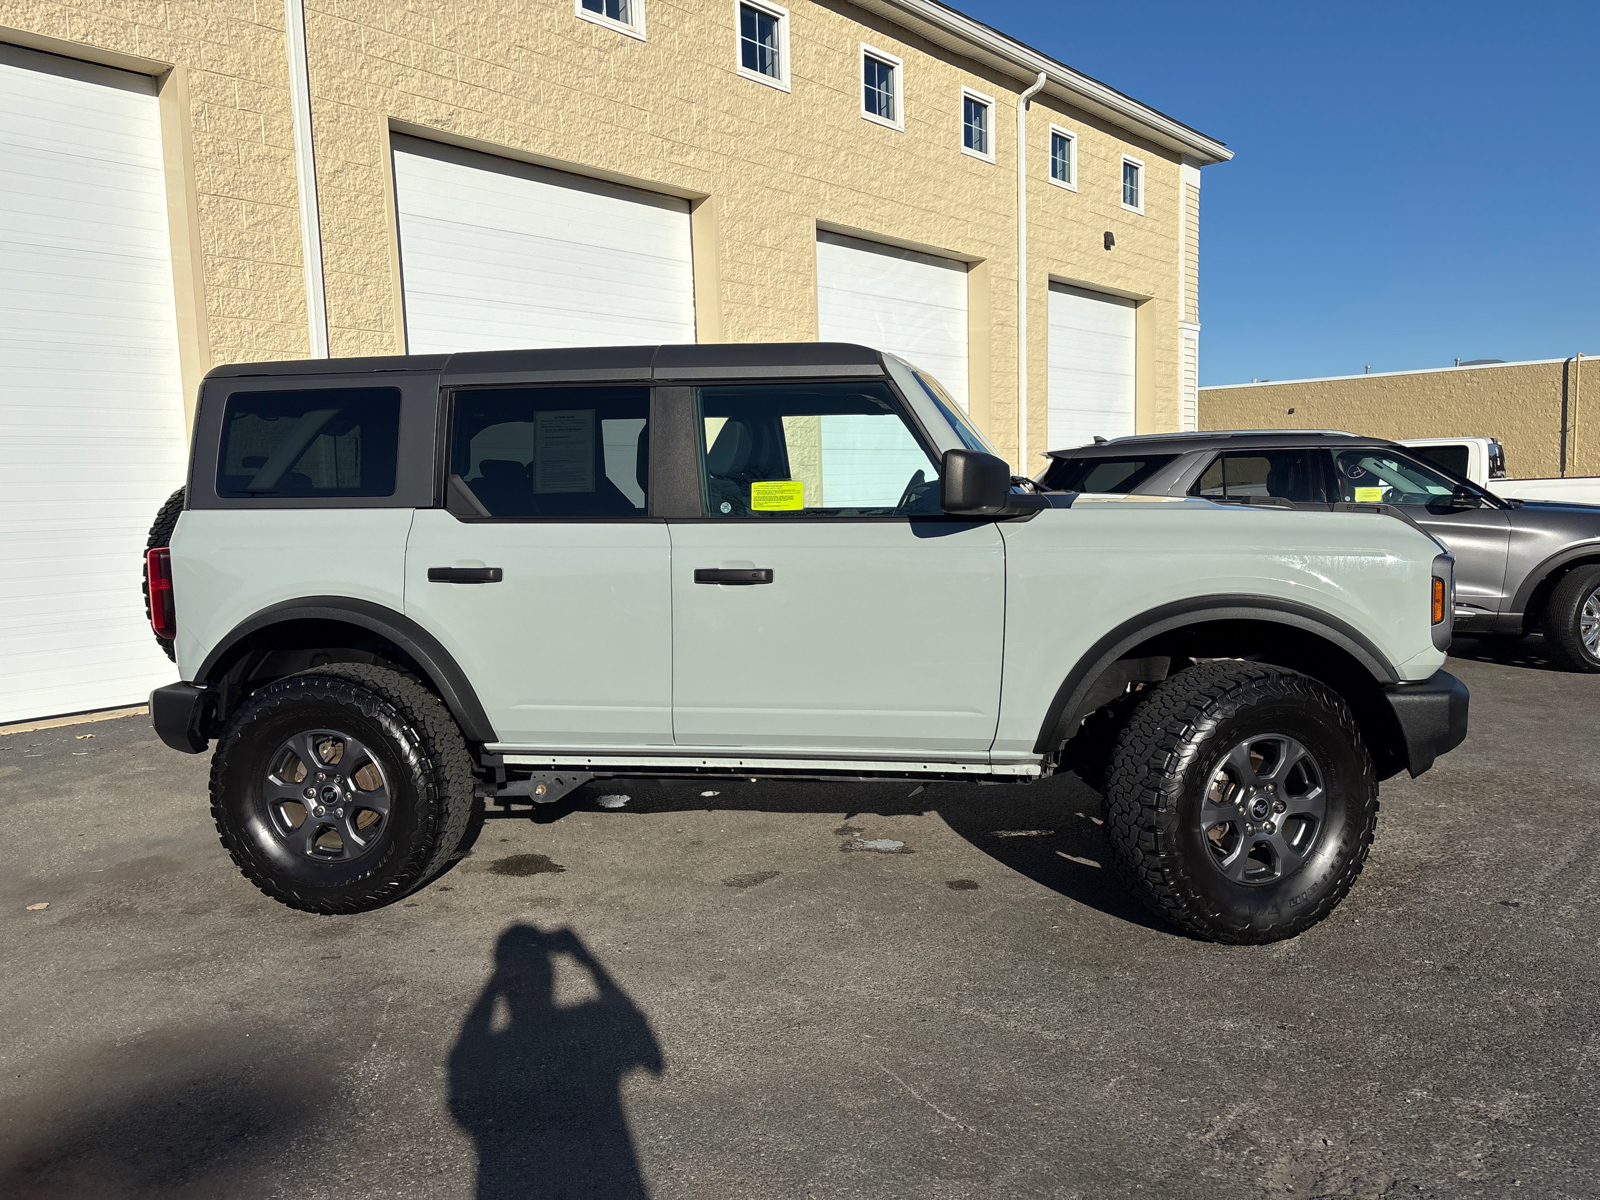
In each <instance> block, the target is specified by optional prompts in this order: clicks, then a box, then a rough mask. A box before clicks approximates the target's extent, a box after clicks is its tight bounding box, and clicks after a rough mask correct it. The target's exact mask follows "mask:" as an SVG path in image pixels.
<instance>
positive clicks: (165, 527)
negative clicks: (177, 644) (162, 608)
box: [140, 488, 188, 661]
mask: <svg viewBox="0 0 1600 1200" xmlns="http://www.w3.org/2000/svg"><path fill="white" fill-rule="evenodd" d="M187 490H188V489H186V488H179V489H178V490H177V491H175V492H173V493H172V495H170V496H168V497H167V502H166V503H165V504H163V505H162V506H161V507H160V508H159V509H158V510H157V511H156V519H155V521H154V522H153V523H152V524H151V526H150V536H149V538H148V539H146V541H145V544H144V548H145V549H146V550H154V549H155V548H156V547H158V546H170V545H171V544H172V531H173V530H174V529H176V528H177V527H178V514H179V513H181V512H182V511H183V501H184V497H185V495H186V493H187ZM140 576H141V578H142V580H143V582H142V583H141V585H140V586H141V588H142V589H143V591H144V619H145V620H147V621H148V620H149V619H150V571H149V566H148V564H145V565H144V567H143V569H142V570H141V571H140ZM156 645H158V646H160V647H161V649H162V650H163V651H164V652H165V654H166V656H167V657H168V658H170V659H172V660H173V661H177V657H178V656H177V655H176V654H175V653H174V652H173V649H172V640H171V639H170V638H164V637H161V636H160V635H159V634H158V635H156Z"/></svg>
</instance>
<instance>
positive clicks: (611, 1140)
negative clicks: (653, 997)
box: [450, 924, 665, 1200]
mask: <svg viewBox="0 0 1600 1200" xmlns="http://www.w3.org/2000/svg"><path fill="white" fill-rule="evenodd" d="M562 959H565V960H566V961H567V962H570V963H571V964H572V966H574V967H575V968H577V970H578V972H580V973H581V976H580V977H579V978H578V979H577V981H576V982H578V983H580V984H581V985H582V986H583V988H584V990H585V991H586V992H587V993H588V998H587V999H584V1000H582V1001H580V1002H577V1003H570V1002H565V1001H564V998H563V997H561V996H558V994H557V966H558V963H559V962H560V960H562ZM664 1066H665V1064H664V1062H663V1060H662V1056H661V1046H660V1044H659V1043H658V1042H657V1041H656V1036H655V1033H654V1031H653V1030H652V1029H651V1028H650V1022H649V1021H648V1020H647V1019H646V1018H645V1015H644V1014H643V1013H642V1012H640V1011H639V1008H638V1006H637V1005H635V1004H634V1003H633V1001H632V1000H631V999H630V998H629V997H628V995H627V993H626V992H624V991H623V990H622V989H621V988H620V987H618V986H617V984H616V982H615V981H614V980H613V979H612V978H611V976H610V975H609V974H607V973H606V970H605V968H604V967H602V966H601V965H600V963H599V962H598V961H596V959H595V958H594V956H593V955H592V954H590V953H589V949H588V947H587V946H585V945H584V944H583V941H582V940H581V939H580V938H579V937H578V936H577V935H576V934H575V933H573V932H572V931H571V930H569V929H557V930H550V931H545V930H541V929H539V928H538V927H537V926H533V925H521V924H518V925H512V926H511V927H510V928H508V929H507V930H506V931H505V932H504V933H502V934H501V935H500V939H499V941H498V943H497V944H496V946H495V962H494V974H493V975H492V976H491V977H490V979H489V982H488V983H487V984H485V985H484V988H483V990H482V992H480V993H479V995H478V999H477V1002H476V1003H475V1004H474V1005H473V1006H472V1009H471V1010H470V1011H469V1012H468V1014H467V1017H466V1019H465V1020H464V1021H463V1022H462V1024H461V1033H460V1036H459V1037H458V1038H457V1040H456V1044H455V1047H454V1049H452V1050H451V1052H450V1112H451V1115H452V1116H454V1117H455V1120H456V1123H457V1124H458V1125H460V1126H461V1128H462V1129H464V1130H466V1131H467V1132H468V1133H469V1134H471V1135H472V1138H473V1140H474V1142H475V1143H476V1144H477V1152H478V1192H477V1194H478V1197H479V1200H511V1198H513V1197H518V1198H521V1197H532V1196H537V1197H539V1198H540V1200H565V1198H568V1197H571V1198H577V1197H586V1198H589V1200H593V1198H595V1197H601V1196H603V1197H606V1198H607V1200H644V1198H645V1197H647V1196H648V1195H649V1193H648V1191H647V1190H646V1188H645V1185H644V1180H643V1178H642V1176H641V1174H640V1171H639V1163H638V1158H637V1156H636V1154H635V1152H634V1146H633V1138H632V1135H631V1134H630V1133H629V1131H628V1122H627V1118H626V1116H625V1115H624V1113H623V1109H622V1095H621V1086H622V1080H623V1078H624V1076H626V1075H627V1074H628V1073H629V1072H630V1071H633V1070H635V1069H638V1068H642V1069H644V1070H647V1071H650V1072H652V1073H653V1074H656V1075H659V1074H661V1072H662V1071H663V1069H664Z"/></svg>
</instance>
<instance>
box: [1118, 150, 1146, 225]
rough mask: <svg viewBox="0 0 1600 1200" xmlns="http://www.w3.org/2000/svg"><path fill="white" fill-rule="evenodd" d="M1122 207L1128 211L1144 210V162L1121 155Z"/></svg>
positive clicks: (1137, 211) (1139, 211)
mask: <svg viewBox="0 0 1600 1200" xmlns="http://www.w3.org/2000/svg"><path fill="white" fill-rule="evenodd" d="M1122 207H1123V208H1125V209H1127V210H1128V211H1129V212H1136V213H1142V212H1144V163H1142V162H1140V161H1139V160H1138V159H1137V158H1129V157H1128V156H1127V155H1126V154H1124V155H1123V156H1122Z"/></svg>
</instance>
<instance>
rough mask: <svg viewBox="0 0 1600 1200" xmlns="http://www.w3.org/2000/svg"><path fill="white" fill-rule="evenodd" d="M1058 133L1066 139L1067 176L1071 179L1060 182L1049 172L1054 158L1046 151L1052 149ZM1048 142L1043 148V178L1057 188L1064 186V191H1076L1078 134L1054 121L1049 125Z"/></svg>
mask: <svg viewBox="0 0 1600 1200" xmlns="http://www.w3.org/2000/svg"><path fill="white" fill-rule="evenodd" d="M1058 134H1059V135H1060V136H1061V137H1064V138H1066V139H1067V176H1068V178H1069V179H1070V180H1071V182H1070V183H1062V182H1061V180H1059V179H1057V178H1056V177H1055V176H1054V175H1052V174H1051V173H1050V168H1051V165H1052V164H1053V163H1054V162H1055V159H1054V157H1053V156H1052V155H1051V154H1049V153H1048V151H1050V150H1052V149H1054V145H1053V143H1054V142H1055V139H1056V136H1057V135H1058ZM1050 142H1051V143H1052V144H1050V145H1047V146H1046V147H1045V150H1046V154H1045V178H1046V179H1048V180H1049V181H1050V182H1051V183H1053V184H1055V185H1056V186H1057V187H1058V188H1064V189H1065V190H1066V191H1069V192H1075V191H1077V190H1078V135H1077V134H1075V133H1073V132H1072V130H1070V129H1063V128H1061V126H1059V125H1057V124H1055V123H1054V122H1052V123H1051V125H1050Z"/></svg>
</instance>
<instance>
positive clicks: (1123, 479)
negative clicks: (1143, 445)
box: [1042, 454, 1178, 493]
mask: <svg viewBox="0 0 1600 1200" xmlns="http://www.w3.org/2000/svg"><path fill="white" fill-rule="evenodd" d="M1177 457H1178V456H1177V455H1176V454H1143V455H1139V456H1137V457H1132V456H1130V457H1128V458H1105V457H1095V458H1058V459H1055V460H1053V461H1052V462H1051V464H1050V466H1049V467H1048V468H1047V469H1046V470H1045V473H1044V479H1043V481H1042V482H1043V483H1044V486H1045V487H1047V488H1050V489H1052V490H1053V491H1058V492H1115V493H1127V492H1131V491H1133V489H1134V488H1136V487H1138V486H1139V485H1140V484H1141V483H1143V482H1144V481H1145V480H1146V479H1149V478H1150V476H1152V475H1154V474H1155V473H1156V472H1157V471H1159V470H1160V469H1161V468H1162V467H1164V466H1166V465H1167V464H1168V463H1169V462H1171V461H1172V460H1173V459H1175V458H1177Z"/></svg>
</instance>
